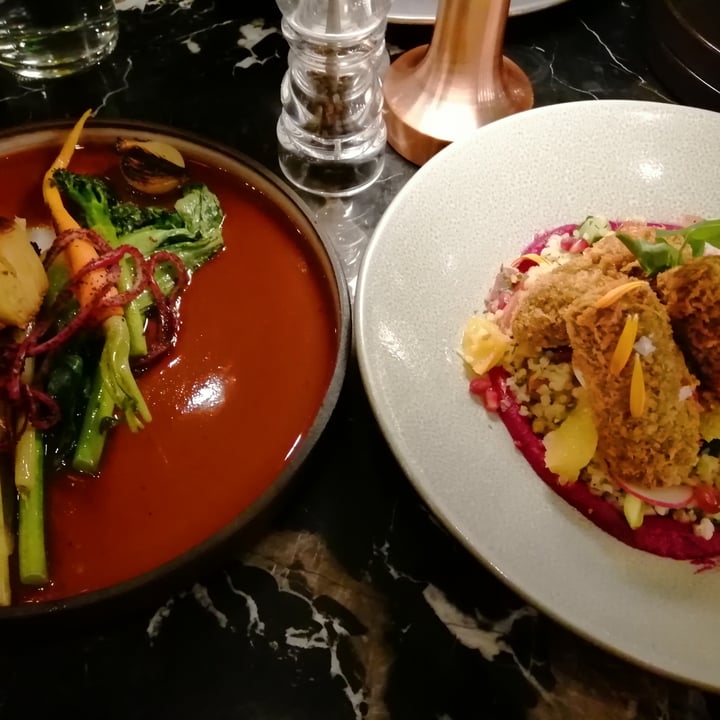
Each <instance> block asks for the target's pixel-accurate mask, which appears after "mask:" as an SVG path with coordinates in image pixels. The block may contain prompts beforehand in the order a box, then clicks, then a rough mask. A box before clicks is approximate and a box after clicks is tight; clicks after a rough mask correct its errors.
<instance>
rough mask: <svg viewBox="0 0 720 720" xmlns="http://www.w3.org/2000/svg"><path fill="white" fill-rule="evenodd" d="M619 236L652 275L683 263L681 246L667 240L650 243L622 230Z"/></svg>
mask: <svg viewBox="0 0 720 720" xmlns="http://www.w3.org/2000/svg"><path fill="white" fill-rule="evenodd" d="M617 238H618V240H620V241H621V242H622V244H623V245H625V247H626V248H627V249H628V250H629V251H630V252H631V253H632V254H633V255H634V256H635V257H636V258H637V260H638V262H639V263H640V267H642V269H643V270H644V271H645V272H646V273H647V274H648V276H650V277H652V276H653V275H656V274H657V273H659V272H662V271H663V270H667V269H668V268H671V267H675V266H677V265H681V264H682V257H681V253H680V250H679V248H676V247H673V246H672V245H668V244H667V243H666V242H665V241H662V242H654V243H650V242H648V241H647V240H638V239H637V238H634V237H632V236H631V235H627V234H626V233H622V232H619V233H617Z"/></svg>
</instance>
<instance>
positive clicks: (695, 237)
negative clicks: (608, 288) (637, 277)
mask: <svg viewBox="0 0 720 720" xmlns="http://www.w3.org/2000/svg"><path fill="white" fill-rule="evenodd" d="M617 237H618V239H619V240H620V241H621V242H622V243H623V245H625V247H626V248H627V249H628V250H630V252H631V253H632V254H633V255H634V256H635V257H636V258H637V260H638V262H639V263H640V266H641V267H642V269H643V270H644V271H645V272H646V273H647V274H648V275H649V276H650V277H652V276H653V275H656V274H657V273H659V272H663V271H664V270H669V269H670V268H672V267H677V266H678V265H683V264H684V263H685V258H686V253H685V252H684V251H685V248H690V251H691V253H692V257H701V256H702V255H703V254H704V253H705V246H706V245H712V246H713V247H716V248H720V218H719V219H714V220H703V221H702V222H698V223H694V224H693V225H688V226H687V227H684V228H670V229H658V230H656V231H655V242H654V243H651V242H648V241H647V240H639V239H637V238H634V237H631V236H630V235H628V234H627V233H622V232H619V233H617ZM668 238H681V239H682V242H681V243H679V244H678V245H677V247H676V246H675V245H671V244H670V243H668Z"/></svg>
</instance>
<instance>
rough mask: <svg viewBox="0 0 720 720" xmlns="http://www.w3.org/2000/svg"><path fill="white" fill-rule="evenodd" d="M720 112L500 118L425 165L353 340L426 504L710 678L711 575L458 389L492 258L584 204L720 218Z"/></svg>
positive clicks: (518, 585)
mask: <svg viewBox="0 0 720 720" xmlns="http://www.w3.org/2000/svg"><path fill="white" fill-rule="evenodd" d="M718 138H720V114H716V113H711V112H708V111H703V110H697V109H693V108H687V107H680V106H675V105H664V104H656V103H646V102H634V101H620V100H617V101H616V100H608V101H589V102H578V103H568V104H564V105H554V106H550V107H544V108H539V109H536V110H530V111H528V112H526V113H522V114H519V115H514V116H512V117H509V118H506V119H503V120H499V121H497V122H495V123H493V124H491V125H488V126H486V127H485V128H482V129H481V130H479V131H477V132H476V133H475V134H474V135H473V136H472V137H470V138H468V139H467V140H464V141H460V142H457V143H455V144H453V145H451V146H450V147H448V148H447V149H445V150H444V151H443V152H441V153H440V154H439V155H437V156H436V157H435V158H433V159H432V160H431V161H430V162H429V163H427V164H426V165H425V166H424V167H422V168H421V169H420V170H419V171H418V172H417V174H416V175H415V177H414V178H413V179H412V180H411V181H410V182H409V183H408V184H407V185H406V186H405V188H404V189H403V190H402V191H401V192H400V193H399V195H398V196H397V198H396V199H395V200H394V201H393V203H392V204H391V206H390V207H389V209H388V211H387V213H386V214H385V215H384V217H383V218H382V220H381V222H380V224H379V225H378V227H377V230H376V232H375V234H374V236H373V239H372V241H371V243H370V246H369V248H368V251H367V254H366V256H365V259H364V263H363V266H362V268H361V272H360V276H359V280H358V288H357V298H356V318H357V325H356V332H357V349H358V355H359V361H360V367H361V370H362V374H363V379H364V381H365V385H366V388H367V391H368V394H369V397H370V400H371V402H372V405H373V408H374V410H375V412H376V415H377V417H378V420H379V422H380V425H381V426H382V429H383V431H384V433H385V435H386V437H387V439H388V441H389V443H390V445H391V446H392V449H393V450H394V452H395V454H396V455H397V457H398V459H399V461H400V462H401V464H402V466H403V468H404V470H405V472H406V473H407V475H408V476H409V478H410V480H411V481H412V482H413V483H414V485H415V487H416V488H417V490H418V491H419V493H420V495H421V496H422V497H423V499H424V500H425V501H426V502H427V503H428V505H429V506H430V507H431V508H432V510H433V511H434V512H435V513H436V514H437V515H438V516H439V517H440V518H441V519H442V520H443V521H444V522H445V524H446V525H447V526H448V527H449V528H450V530H451V531H452V532H453V533H454V534H455V535H456V536H457V537H458V539H459V540H460V541H461V542H463V543H464V544H465V545H466V546H467V547H468V548H469V549H470V550H471V551H472V552H473V553H474V554H475V555H476V556H477V557H478V558H479V559H480V560H482V561H483V562H484V563H485V564H486V565H487V566H488V567H489V568H490V569H492V570H493V571H494V572H495V573H497V574H498V575H499V576H500V577H501V578H502V579H503V580H504V581H505V582H507V583H508V584H509V585H510V586H511V587H513V588H514V589H515V590H516V591H517V592H518V593H520V594H521V595H523V596H524V597H525V598H527V600H528V601H529V602H531V603H533V604H535V605H537V606H538V607H539V608H541V609H542V610H543V611H544V612H545V613H547V614H548V615H550V616H552V617H553V618H555V619H556V620H558V621H560V622H562V623H564V624H565V625H567V626H568V627H569V628H571V629H572V630H574V631H576V632H577V633H579V634H581V635H583V636H585V637H587V638H589V639H590V640H592V641H594V642H596V643H597V644H599V645H601V646H602V647H604V648H607V649H610V650H612V651H614V652H616V653H618V654H620V655H622V656H624V657H625V658H627V659H630V660H632V661H634V662H637V663H639V664H641V665H644V666H646V667H648V668H650V669H653V670H655V671H658V672H661V673H663V674H667V675H670V676H673V677H676V678H678V679H681V680H684V681H687V682H692V683H694V684H698V685H700V686H703V687H707V688H711V689H714V690H718V689H720V670H719V668H720V642H718V637H720V569H717V570H712V571H708V572H703V573H698V572H697V569H696V567H694V566H693V565H691V564H689V563H687V562H681V561H675V560H667V559H663V558H659V557H656V556H654V555H650V554H647V553H644V552H641V551H638V550H633V549H631V548H629V547H627V546H625V545H623V544H622V543H620V542H619V541H617V540H615V539H613V538H612V537H610V536H609V535H606V534H604V533H603V532H602V531H601V530H599V529H598V528H597V527H595V526H594V525H593V524H592V523H590V522H589V521H587V520H586V519H585V518H584V517H582V516H581V515H580V514H579V513H578V512H576V511H575V510H574V509H573V508H571V507H570V506H569V505H567V504H566V503H565V502H564V501H563V500H562V499H561V498H559V497H558V496H556V495H555V494H554V493H553V492H552V491H551V490H550V489H549V488H548V487H546V486H545V485H544V484H543V482H542V481H541V480H540V479H539V478H538V477H537V476H536V475H535V474H534V473H533V471H532V469H531V468H530V466H529V465H528V464H527V463H526V461H525V459H524V458H523V457H522V455H520V453H519V452H517V451H516V450H515V448H514V446H513V442H512V440H511V439H510V437H509V435H508V433H507V432H506V430H505V428H504V426H503V425H502V424H501V423H500V421H498V420H493V419H491V418H490V417H488V416H487V415H486V414H485V413H484V411H483V410H482V409H481V408H480V407H479V406H478V404H476V403H474V402H473V401H472V400H471V399H470V398H469V396H468V391H467V382H466V380H465V378H464V375H463V368H462V364H461V361H460V358H459V357H458V355H457V348H458V346H459V342H460V338H461V333H462V328H463V325H464V322H465V320H466V319H467V317H468V316H469V315H470V314H471V313H472V312H473V311H475V310H476V309H478V308H481V307H482V304H483V300H484V297H485V294H486V292H487V290H488V288H489V286H490V284H491V282H492V279H493V277H494V275H495V273H496V271H497V270H498V268H499V266H500V264H501V262H503V261H506V260H508V259H510V258H512V257H514V256H515V255H516V254H517V251H518V250H520V249H522V248H523V247H524V246H525V245H526V244H527V243H528V242H529V241H530V240H531V239H532V237H533V234H534V233H535V232H537V231H540V230H546V229H549V228H551V227H555V226H557V225H561V224H563V223H567V222H574V221H580V220H582V219H583V218H584V217H585V216H586V215H588V214H591V213H596V214H604V215H607V216H609V217H613V218H622V217H627V216H635V217H637V216H642V217H646V218H647V219H653V220H657V221H664V222H673V221H678V220H681V219H682V216H683V215H685V214H692V215H701V216H706V217H708V216H718V215H720V142H718Z"/></svg>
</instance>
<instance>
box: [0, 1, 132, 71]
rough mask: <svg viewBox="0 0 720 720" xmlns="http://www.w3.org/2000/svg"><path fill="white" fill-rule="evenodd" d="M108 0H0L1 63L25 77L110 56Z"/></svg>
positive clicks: (112, 20) (112, 30) (111, 8)
mask: <svg viewBox="0 0 720 720" xmlns="http://www.w3.org/2000/svg"><path fill="white" fill-rule="evenodd" d="M117 37H118V18H117V10H116V9H115V3H114V2H113V0H0V66H3V67H6V68H8V69H9V70H11V71H12V72H14V73H16V74H17V75H20V76H21V77H25V78H37V79H46V78H54V77H61V76H63V75H69V74H71V73H75V72H78V71H80V70H84V69H86V68H88V67H90V66H91V65H94V64H95V63H96V62H98V61H99V60H102V59H103V58H104V57H106V56H107V55H109V54H110V53H111V52H112V51H113V49H114V48H115V44H116V43H117Z"/></svg>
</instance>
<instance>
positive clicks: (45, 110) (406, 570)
mask: <svg viewBox="0 0 720 720" xmlns="http://www.w3.org/2000/svg"><path fill="white" fill-rule="evenodd" d="M118 7H119V8H120V11H121V12H120V20H121V38H120V42H119V45H118V47H117V50H116V51H115V53H114V54H113V56H112V57H111V58H110V59H108V60H107V61H105V62H103V63H102V64H101V65H100V66H98V67H96V68H94V69H92V70H91V71H89V72H87V73H84V74H82V75H78V76H75V77H70V78H66V79H63V80H59V81H53V82H48V83H44V84H42V83H40V84H38V83H29V82H24V81H23V82H18V81H17V80H15V79H14V78H13V77H12V76H10V75H7V74H2V75H1V76H0V125H2V126H3V127H10V126H16V125H22V124H24V123H27V122H30V121H37V120H48V119H60V118H63V119H65V118H75V117H77V116H78V115H79V114H80V112H82V111H83V110H84V109H85V108H86V107H93V108H95V109H96V111H97V115H98V116H99V117H103V118H133V119H139V120H149V121H154V122H161V123H166V124H169V125H173V126H176V127H178V128H182V129H187V130H191V131H194V132H197V133H200V134H202V135H204V136H206V137H208V138H212V139H214V140H217V141H221V142H223V143H227V144H228V145H231V146H233V147H235V148H237V149H238V150H240V151H242V152H244V153H246V154H247V155H249V156H251V157H253V158H254V159H256V160H258V161H259V162H261V163H263V164H264V165H266V166H267V167H269V168H270V169H272V170H276V171H277V156H276V145H275V123H276V120H277V117H278V114H279V112H280V104H279V85H280V81H281V78H282V75H283V73H284V71H285V68H286V52H287V46H286V44H285V42H284V40H283V38H282V36H281V34H280V33H279V31H278V27H279V19H280V15H279V12H278V10H277V7H276V5H275V3H274V2H273V1H272V0H214V1H213V0H121V1H120V2H118ZM430 33H431V28H427V27H406V26H390V27H389V29H388V33H387V42H388V46H389V49H390V51H391V54H392V55H396V54H397V53H398V52H400V51H401V50H405V49H409V48H412V47H415V46H416V45H419V44H422V43H425V42H427V41H428V40H429V38H430ZM643 36H644V26H643V22H642V3H641V2H639V0H569V2H567V3H565V4H562V5H558V6H556V7H553V8H550V9H547V10H543V11H540V12H536V13H533V14H531V15H527V16H520V17H515V18H512V19H511V20H510V21H509V23H508V28H507V34H506V52H507V54H508V55H509V56H510V57H511V58H513V59H514V60H515V61H516V62H518V63H519V64H520V65H521V66H522V67H523V68H524V69H525V70H526V72H527V73H528V75H529V77H530V79H531V81H532V83H533V86H534V89H535V94H536V104H537V105H544V104H548V103H556V102H565V101H570V100H576V99H588V98H639V99H649V100H659V101H669V102H672V101H674V98H672V97H671V96H670V94H669V93H668V92H667V91H666V90H665V89H664V88H663V86H662V83H661V82H660V81H659V79H658V78H655V77H653V76H652V74H651V73H650V71H649V70H648V67H647V63H646V60H645V56H644V53H643ZM413 172H414V168H413V167H412V166H411V165H409V164H408V163H406V162H405V161H404V160H402V159H401V158H399V157H398V156H397V155H396V154H395V153H394V152H393V151H392V150H388V155H387V163H386V167H385V171H384V174H383V177H382V178H381V180H380V181H379V182H378V183H377V184H376V185H375V186H374V187H373V188H371V189H370V190H368V191H367V192H365V193H363V194H362V195H360V196H357V197H356V198H355V199H354V200H353V201H352V202H349V203H343V202H340V201H332V202H327V203H321V202H318V201H313V200H312V199H309V201H310V202H311V204H312V205H313V208H314V209H315V211H316V212H317V215H318V219H319V221H320V222H322V223H325V224H326V227H327V229H328V231H329V232H330V233H331V234H332V236H333V237H334V239H335V242H336V244H337V247H338V250H339V251H340V254H341V255H342V257H343V258H344V261H345V263H346V267H347V273H348V278H349V280H350V284H351V286H353V285H354V278H355V276H356V273H357V266H358V261H359V258H360V257H361V255H362V251H363V249H364V246H365V244H366V243H367V239H368V236H369V233H370V232H371V231H372V229H373V227H374V225H375V223H376V222H377V220H378V218H379V216H380V215H381V214H382V211H383V210H384V208H385V207H386V206H387V204H388V202H389V201H390V200H391V199H392V197H393V196H394V194H395V193H396V192H397V191H398V189H399V188H400V187H401V186H402V184H403V183H404V182H406V181H407V180H408V179H409V177H410V176H411V175H412V173H413ZM60 711H63V712H65V713H67V715H68V716H69V717H73V718H78V719H82V718H112V719H115V718H153V719H156V718H170V717H173V718H180V719H182V718H195V717H203V718H207V719H208V720H221V719H225V718H227V719H230V718H233V719H242V720H290V719H291V720H319V719H323V720H345V719H348V720H360V719H363V718H364V719H368V720H382V719H384V718H397V719H398V720H406V719H407V720H469V719H470V718H472V719H477V718H493V719H494V718H497V719H498V720H505V719H511V718H530V719H533V720H542V719H549V718H553V719H555V718H557V719H565V718H586V719H587V720H600V719H603V720H604V719H605V718H613V719H614V718H626V719H628V720H633V719H638V720H676V719H677V720H708V719H710V718H714V717H717V716H720V702H718V699H717V698H716V697H715V696H714V695H711V694H709V693H705V692H701V691H700V690H697V689H695V688H693V687H690V686H685V685H682V684H679V683H677V682H674V681H672V680H668V679H665V678H662V677H660V676H657V675H654V674H653V673H650V672H647V671H645V670H642V669H640V668H637V667H635V666H633V665H630V664H628V663H626V662H624V661H623V660H621V659H619V658H616V657H614V656H612V655H610V654H608V653H606V652H604V651H601V650H599V649H597V648H595V647H594V646H593V645H591V644H589V643H588V642H586V641H584V640H582V639H580V638H578V637H576V636H575V635H573V634H572V633H570V632H568V631H567V630H565V629H563V628H562V627H561V626H559V625H557V624H556V623H555V622H553V621H551V620H549V619H548V618H546V617H544V616H543V615H542V614H540V613H539V612H537V611H536V610H534V609H533V608H532V607H529V606H528V605H527V604H526V603H525V602H524V601H523V600H522V599H521V598H519V597H517V596H516V595H515V594H513V592H511V591H510V590H509V589H508V588H506V587H505V586H504V585H503V584H502V583H501V582H500V581H499V580H498V579H497V578H496V577H495V576H493V575H492V574H490V573H489V572H488V571H487V570H486V569H484V568H483V567H482V566H481V565H480V564H479V563H478V562H477V561H476V560H475V559H474V558H472V557H471V556H470V555H469V554H468V553H467V552H466V551H465V550H464V549H463V548H462V547H461V546H460V545H459V544H458V543H457V542H456V541H455V540H454V539H453V538H452V537H451V536H450V535H449V534H448V533H447V532H446V531H445V530H444V529H443V528H442V527H441V526H440V525H439V524H438V523H437V522H436V521H435V520H434V519H433V517H432V516H431V515H430V514H429V513H428V512H427V511H426V509H425V508H424V507H423V506H422V504H421V503H420V501H419V499H418V497H417V496H416V494H415V492H414V490H413V489H412V486H411V484H410V483H409V481H408V480H407V479H406V478H405V477H404V475H403V473H402V472H401V470H400V468H399V467H398V465H397V464H396V462H395V460H394V458H393V456H392V454H391V452H390V450H389V449H388V446H387V445H386V443H385V441H384V439H383V437H382V435H381V433H380V431H379V429H378V427H377V425H376V423H375V420H374V418H373V415H372V412H371V409H370V407H369V405H368V402H367V400H366V397H365V394H364V391H363V388H362V385H361V382H360V379H359V374H358V371H357V368H356V365H355V362H354V360H353V361H352V362H351V365H350V368H349V371H348V376H347V381H346V384H345V387H344V390H343V393H342V396H341V398H340V402H339V405H338V407H337V410H336V412H335V414H334V416H333V418H332V420H331V422H330V424H329V426H328V428H327V431H326V433H325V434H324V436H323V438H322V439H321V441H320V443H319V444H318V446H317V447H316V448H315V450H314V452H313V453H312V455H311V457H310V459H309V461H308V462H307V464H306V465H305V467H304V468H303V469H302V471H301V472H300V474H299V477H298V478H297V482H296V485H295V489H294V492H293V493H292V496H291V498H290V500H289V502H288V503H287V504H285V505H284V506H283V507H282V508H281V509H280V510H279V511H278V513H277V514H276V515H275V517H274V518H273V520H272V521H271V523H270V525H269V526H268V527H267V528H266V530H265V532H264V533H263V535H262V536H261V537H260V538H258V539H257V540H256V541H255V542H253V544H252V545H250V546H245V547H242V548H238V549H235V550H232V551H231V552H229V553H228V555H227V556H226V557H224V558H223V563H222V568H221V569H219V570H218V569H217V568H214V569H212V570H211V569H208V572H207V573H204V574H199V575H198V576H197V577H196V578H195V579H194V580H191V581H190V582H189V583H187V585H186V586H183V587H179V588H177V590H176V591H174V592H173V593H172V594H170V595H168V596H167V597H166V598H164V600H163V601H162V602H161V603H159V604H151V605H147V606H142V607H140V608H139V609H138V608H135V609H133V610H132V612H130V611H128V612H124V613H119V614H117V615H114V616H112V617H106V618H103V619H101V620H100V622H97V623H95V624H93V625H92V626H88V627H83V626H80V627H78V626H75V627H72V628H69V629H68V628H60V627H58V628H52V629H45V630H43V631H42V632H34V633H30V634H28V635H26V636H25V635H23V634H20V635H15V634H13V635H12V636H8V635H6V636H5V639H4V641H3V642H2V643H0V717H1V718H3V719H5V718H7V719H8V720H15V719H18V720H19V719H20V718H28V717H32V718H34V717H43V716H47V714H48V713H50V712H53V713H57V712H60Z"/></svg>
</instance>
